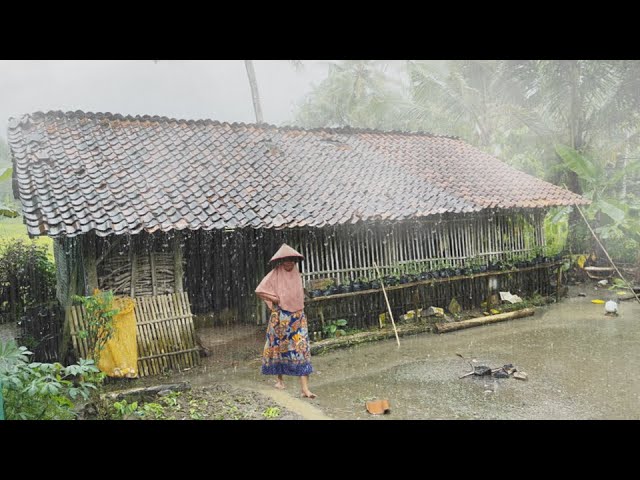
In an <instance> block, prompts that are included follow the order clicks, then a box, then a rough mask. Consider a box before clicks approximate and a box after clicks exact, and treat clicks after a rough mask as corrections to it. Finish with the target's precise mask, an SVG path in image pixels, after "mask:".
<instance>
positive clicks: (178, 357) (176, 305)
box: [69, 292, 200, 377]
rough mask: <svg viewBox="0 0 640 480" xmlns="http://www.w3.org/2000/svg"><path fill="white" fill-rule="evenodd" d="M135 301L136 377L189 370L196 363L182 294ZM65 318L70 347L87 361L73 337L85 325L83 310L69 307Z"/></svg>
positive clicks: (185, 297)
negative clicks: (68, 324) (69, 309)
mask: <svg viewBox="0 0 640 480" xmlns="http://www.w3.org/2000/svg"><path fill="white" fill-rule="evenodd" d="M135 301H136V307H135V315H136V334H137V344H138V373H139V375H140V376H141V377H144V376H148V375H158V374H161V373H164V372H166V371H169V370H181V369H184V368H191V367H193V366H195V365H197V364H198V363H199V362H200V355H199V352H198V347H197V345H196V336H195V331H194V327H193V320H192V317H193V315H192V314H191V308H190V306H189V298H188V295H187V293H186V292H183V293H174V294H171V295H157V296H155V297H153V296H149V297H136V298H135ZM69 318H70V320H71V338H72V341H73V347H74V348H75V350H76V352H78V355H79V356H80V357H82V358H88V357H91V355H89V354H88V352H87V350H88V346H87V341H86V339H82V338H80V337H79V336H78V334H77V332H78V331H80V330H83V329H84V328H85V325H86V323H85V311H84V307H82V306H76V307H71V311H70V315H69Z"/></svg>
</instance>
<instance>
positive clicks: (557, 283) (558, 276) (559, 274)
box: [547, 264, 562, 302]
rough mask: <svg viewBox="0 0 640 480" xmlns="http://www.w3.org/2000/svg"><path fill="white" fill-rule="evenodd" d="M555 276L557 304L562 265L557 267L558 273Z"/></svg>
mask: <svg viewBox="0 0 640 480" xmlns="http://www.w3.org/2000/svg"><path fill="white" fill-rule="evenodd" d="M556 275H557V276H556V302H559V301H560V282H562V264H560V265H558V272H557V274H556ZM547 281H548V280H547Z"/></svg>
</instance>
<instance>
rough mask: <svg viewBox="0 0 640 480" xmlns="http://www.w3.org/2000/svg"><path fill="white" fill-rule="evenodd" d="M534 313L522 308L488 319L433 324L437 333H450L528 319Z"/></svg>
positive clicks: (490, 316)
mask: <svg viewBox="0 0 640 480" xmlns="http://www.w3.org/2000/svg"><path fill="white" fill-rule="evenodd" d="M534 313H535V310H534V309H533V308H523V309H522V310H516V311H515V312H508V313H499V314H498V315H489V316H488V317H479V318H472V319H470V320H463V321H461V322H451V323H436V324H434V328H435V331H436V332H437V333H445V332H452V331H454V330H462V329H464V328H470V327H477V326H479V325H486V324H489V323H496V322H504V321H505V320H512V319H515V318H522V317H530V316H531V315H533V314H534Z"/></svg>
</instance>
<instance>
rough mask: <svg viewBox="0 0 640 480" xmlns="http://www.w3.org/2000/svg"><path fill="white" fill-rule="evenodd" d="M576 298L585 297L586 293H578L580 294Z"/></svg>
mask: <svg viewBox="0 0 640 480" xmlns="http://www.w3.org/2000/svg"><path fill="white" fill-rule="evenodd" d="M578 296H579V297H586V296H587V294H586V293H584V292H580V293H578Z"/></svg>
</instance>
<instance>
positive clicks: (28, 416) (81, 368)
mask: <svg viewBox="0 0 640 480" xmlns="http://www.w3.org/2000/svg"><path fill="white" fill-rule="evenodd" d="M28 355H31V352H30V351H28V350H27V348H26V347H18V346H17V345H16V344H15V342H14V341H12V340H11V341H9V342H7V343H2V342H0V384H2V393H3V396H4V410H5V417H6V419H7V420H68V419H72V418H75V416H76V413H75V412H74V401H75V400H79V399H84V400H87V399H88V398H89V396H90V394H91V392H92V391H93V390H96V389H97V386H98V385H99V384H100V383H101V382H102V380H103V379H104V377H105V375H104V373H101V372H100V371H99V370H98V369H97V368H96V366H95V364H94V362H93V360H84V359H81V360H80V362H79V363H78V364H74V365H69V366H67V367H64V366H62V365H61V364H60V363H36V362H34V363H29V361H28Z"/></svg>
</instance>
